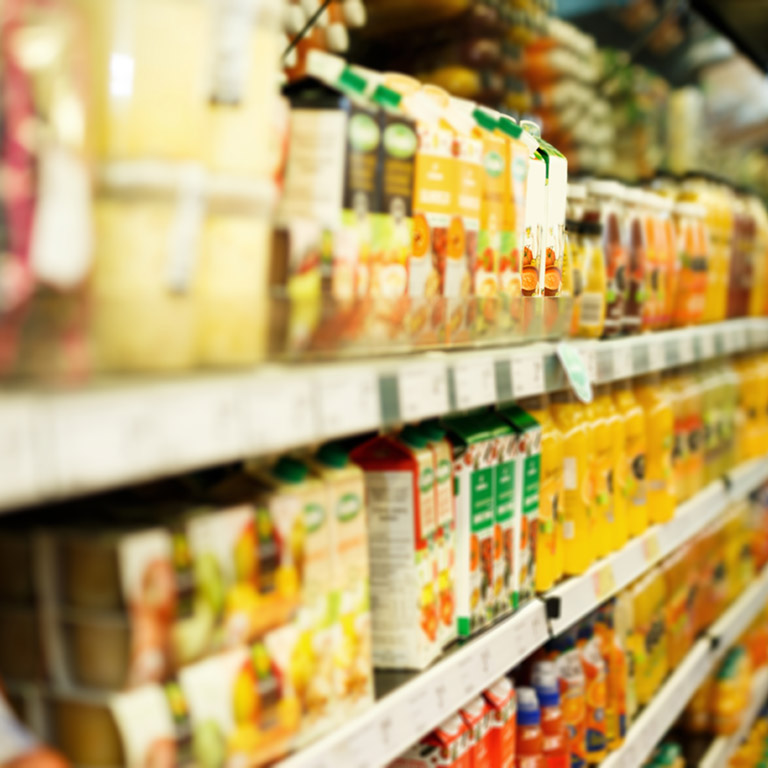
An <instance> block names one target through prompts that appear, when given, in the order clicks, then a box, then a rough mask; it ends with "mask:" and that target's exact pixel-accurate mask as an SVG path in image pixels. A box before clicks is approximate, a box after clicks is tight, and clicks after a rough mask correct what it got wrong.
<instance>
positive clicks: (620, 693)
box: [595, 602, 628, 751]
mask: <svg viewBox="0 0 768 768" xmlns="http://www.w3.org/2000/svg"><path fill="white" fill-rule="evenodd" d="M614 606H615V603H613V602H611V603H608V604H606V605H604V606H602V608H601V609H600V610H599V611H598V614H597V621H596V622H595V636H596V638H597V640H598V642H599V645H600V651H601V653H602V654H603V659H604V660H605V665H606V704H605V736H606V744H607V747H608V749H609V750H611V751H613V750H615V749H618V748H619V747H620V746H621V745H622V744H623V743H624V739H625V737H626V734H627V674H628V673H627V666H628V665H627V656H626V653H625V651H624V648H623V647H622V644H621V641H620V640H619V638H618V636H617V635H616V632H615V630H614V617H613V612H614Z"/></svg>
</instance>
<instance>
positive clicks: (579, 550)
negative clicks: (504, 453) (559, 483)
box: [551, 390, 594, 575]
mask: <svg viewBox="0 0 768 768" xmlns="http://www.w3.org/2000/svg"><path fill="white" fill-rule="evenodd" d="M551 410H552V415H553V417H554V419H555V422H556V423H557V426H558V427H559V429H560V432H561V434H562V437H563V489H564V496H563V539H564V567H565V573H566V574H567V575H577V574H580V573H584V572H585V571H586V570H587V568H589V566H590V565H591V564H592V561H593V559H594V549H593V546H592V530H591V527H592V522H591V514H592V503H593V502H592V482H591V476H590V468H589V456H590V455H591V446H592V432H591V428H590V425H589V424H587V423H586V421H585V419H584V406H583V405H582V404H581V403H580V402H579V401H578V400H577V399H576V396H575V395H574V394H573V392H571V390H567V391H565V392H559V393H557V395H556V396H555V397H554V399H553V404H552V408H551Z"/></svg>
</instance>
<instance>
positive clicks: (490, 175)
mask: <svg viewBox="0 0 768 768" xmlns="http://www.w3.org/2000/svg"><path fill="white" fill-rule="evenodd" d="M507 182H508V180H507V145H506V142H505V141H504V139H503V138H501V137H500V136H495V135H494V134H491V133H488V132H484V133H483V204H482V208H481V215H480V236H479V239H478V245H477V254H476V258H475V261H474V263H473V266H472V272H473V275H474V287H475V294H476V295H477V296H479V297H481V298H493V297H495V296H496V295H497V294H498V290H499V280H498V272H499V265H500V263H501V257H500V254H501V232H502V225H503V222H504V215H505V192H506V186H507Z"/></svg>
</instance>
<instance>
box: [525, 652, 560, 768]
mask: <svg viewBox="0 0 768 768" xmlns="http://www.w3.org/2000/svg"><path fill="white" fill-rule="evenodd" d="M531 683H532V684H533V687H534V688H535V689H536V695H537V696H538V698H539V705H540V707H541V731H542V736H543V739H542V752H543V753H544V758H545V760H546V762H547V766H548V768H557V767H558V766H561V767H562V768H566V766H567V765H568V759H567V755H568V753H567V751H566V746H565V721H564V718H563V710H562V707H561V705H560V685H559V682H558V677H557V666H556V664H555V662H553V661H537V662H536V663H535V664H534V665H533V672H532V674H531Z"/></svg>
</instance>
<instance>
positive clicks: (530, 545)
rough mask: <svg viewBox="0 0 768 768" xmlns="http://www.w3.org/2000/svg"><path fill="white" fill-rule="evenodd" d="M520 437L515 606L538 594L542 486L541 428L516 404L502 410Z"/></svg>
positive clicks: (517, 465)
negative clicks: (537, 573) (536, 589)
mask: <svg viewBox="0 0 768 768" xmlns="http://www.w3.org/2000/svg"><path fill="white" fill-rule="evenodd" d="M499 414H500V415H501V416H502V418H504V419H506V420H507V421H508V422H509V423H510V425H511V426H512V428H513V429H514V430H515V434H516V435H517V457H516V462H515V483H514V485H515V509H516V510H517V517H516V521H517V522H516V525H515V542H514V549H515V552H516V553H517V556H516V557H515V558H514V561H515V563H516V567H515V574H514V586H513V590H514V595H515V605H516V606H517V605H523V604H525V603H526V602H527V601H528V600H530V599H531V598H533V596H534V595H535V583H536V527H537V525H538V519H539V486H540V483H541V436H542V431H541V425H540V424H539V423H538V422H537V421H536V419H534V418H533V417H532V416H531V415H530V414H528V413H526V412H525V411H524V410H523V409H522V408H520V407H519V406H517V405H512V406H506V407H504V408H502V409H501V410H500V411H499Z"/></svg>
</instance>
